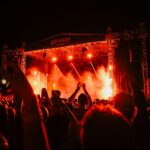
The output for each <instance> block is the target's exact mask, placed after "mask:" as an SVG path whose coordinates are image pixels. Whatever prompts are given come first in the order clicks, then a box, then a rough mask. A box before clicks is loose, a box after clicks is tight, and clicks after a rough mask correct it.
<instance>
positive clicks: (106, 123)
mask: <svg viewBox="0 0 150 150" xmlns="http://www.w3.org/2000/svg"><path fill="white" fill-rule="evenodd" d="M131 131H132V130H131V126H130V124H129V122H128V121H127V119H126V118H125V117H124V116H123V115H122V114H121V113H120V112H119V111H117V110H116V109H114V108H113V107H112V106H108V105H107V106H102V105H101V106H98V105H94V106H92V107H91V108H90V109H89V110H88V112H87V113H86V114H85V116H84V118H83V120H82V126H81V134H80V136H81V143H82V146H83V150H91V149H98V148H99V149H102V150H103V149H105V150H108V149H109V150H110V149H115V150H122V149H131V148H133V147H132V142H133V141H132V132H131Z"/></svg>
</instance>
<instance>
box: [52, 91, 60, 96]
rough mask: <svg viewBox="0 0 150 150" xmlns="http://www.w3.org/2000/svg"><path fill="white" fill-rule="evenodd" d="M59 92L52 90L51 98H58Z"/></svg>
mask: <svg viewBox="0 0 150 150" xmlns="http://www.w3.org/2000/svg"><path fill="white" fill-rule="evenodd" d="M60 95H61V92H60V91H59V90H52V97H60Z"/></svg>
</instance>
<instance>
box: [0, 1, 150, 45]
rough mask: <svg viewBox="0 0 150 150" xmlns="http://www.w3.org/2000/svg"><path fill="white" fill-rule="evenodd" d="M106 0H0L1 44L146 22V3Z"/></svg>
mask: <svg viewBox="0 0 150 150" xmlns="http://www.w3.org/2000/svg"><path fill="white" fill-rule="evenodd" d="M142 2H143V3H141V2H138V1H137V2H134V3H133V2H132V3H129V2H126V1H120V2H119V3H118V2H116V3H115V2H114V1H113V2H109V0H107V1H105V3H104V2H103V1H99V3H98V1H97V2H95V1H94V0H92V1H81V0H80V1H77V0H76V1H71V0H70V1H69V2H67V1H61V0H60V1H57V0H55V2H54V1H51V0H50V1H49V2H46V1H45V2H44V1H41V2H36V1H34V2H33V1H30V2H27V1H21V2H17V1H14V2H9V1H7V0H6V1H3V0H1V1H0V47H1V48H2V46H3V45H8V46H9V47H19V46H20V44H21V43H22V42H23V41H24V42H26V43H27V44H31V43H33V42H36V41H39V40H43V39H45V38H48V37H49V36H51V35H54V34H58V33H99V34H101V33H102V34H103V33H106V30H107V27H108V26H111V27H112V30H113V31H114V32H119V31H124V30H126V29H127V30H128V29H129V30H130V29H134V28H135V26H136V25H137V23H138V22H140V21H146V22H147V24H149V20H150V19H149V18H150V17H149V14H150V13H149V8H148V6H149V5H148V4H147V3H148V2H147V3H146V2H145V3H144V1H143V0H142Z"/></svg>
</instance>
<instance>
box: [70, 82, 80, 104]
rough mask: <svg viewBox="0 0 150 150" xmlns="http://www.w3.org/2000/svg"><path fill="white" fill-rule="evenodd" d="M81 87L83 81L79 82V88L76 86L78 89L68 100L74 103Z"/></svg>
mask: <svg viewBox="0 0 150 150" xmlns="http://www.w3.org/2000/svg"><path fill="white" fill-rule="evenodd" d="M80 87H81V83H80V82H78V84H77V88H76V90H75V91H74V92H73V93H72V95H71V96H70V97H69V98H68V102H70V103H72V102H73V100H74V99H75V97H76V94H77V93H78V91H79V90H80Z"/></svg>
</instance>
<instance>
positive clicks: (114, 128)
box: [0, 63, 150, 150]
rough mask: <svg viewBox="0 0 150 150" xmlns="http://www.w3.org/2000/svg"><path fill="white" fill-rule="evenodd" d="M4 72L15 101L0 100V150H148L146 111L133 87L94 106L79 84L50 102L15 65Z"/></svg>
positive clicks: (56, 92) (57, 93)
mask: <svg viewBox="0 0 150 150" xmlns="http://www.w3.org/2000/svg"><path fill="white" fill-rule="evenodd" d="M8 69H9V71H7V72H3V74H4V75H5V77H6V78H7V80H9V82H10V84H11V87H12V89H13V93H14V100H13V102H12V101H11V102H10V101H9V102H8V101H2V100H0V150H92V149H93V150H99V149H100V150H108V149H109V150H110V149H115V150H148V149H150V146H149V139H150V113H149V112H150V108H149V107H148V103H147V101H146V99H145V97H144V94H143V92H142V91H141V90H140V89H138V87H137V86H136V84H135V83H131V87H132V91H133V93H132V94H129V93H126V92H123V91H121V92H119V93H118V94H117V95H115V96H114V97H113V99H112V100H98V99H97V101H94V102H93V100H92V99H91V97H90V94H89V93H88V91H87V89H86V84H84V83H80V82H79V83H78V84H77V87H76V89H75V90H74V92H73V93H72V94H71V93H70V97H68V98H67V99H65V98H62V97H61V91H59V90H52V91H51V95H52V96H51V97H49V95H48V92H47V90H46V89H45V88H43V89H42V90H41V94H39V95H35V94H34V92H33V89H32V88H31V86H30V84H29V82H28V81H27V79H26V77H25V76H24V74H23V73H22V72H21V70H20V68H19V67H18V66H17V65H16V64H13V63H12V64H9V66H8ZM70 84H71V83H70ZM81 89H82V90H83V93H81V94H79V96H77V93H78V92H79V91H80V90H81Z"/></svg>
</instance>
